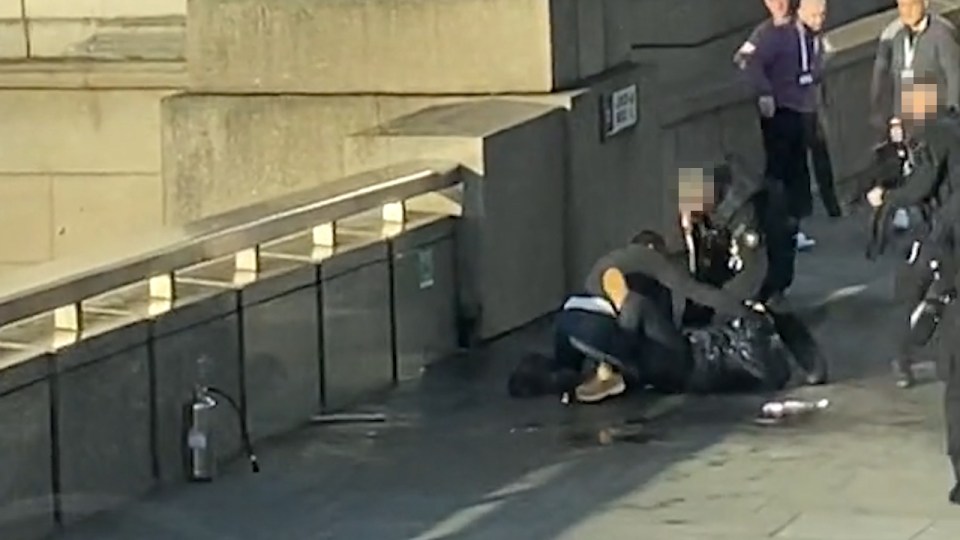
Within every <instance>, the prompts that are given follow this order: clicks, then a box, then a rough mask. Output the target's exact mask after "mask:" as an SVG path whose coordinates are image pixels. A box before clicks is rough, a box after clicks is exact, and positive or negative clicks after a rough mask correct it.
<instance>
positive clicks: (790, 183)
mask: <svg viewBox="0 0 960 540" xmlns="http://www.w3.org/2000/svg"><path fill="white" fill-rule="evenodd" d="M808 116H810V115H806V114H803V113H799V112H797V111H793V110H790V109H783V108H780V109H777V111H776V113H775V114H774V115H773V117H771V118H761V119H760V131H761V133H762V134H763V147H764V150H765V152H766V155H767V160H766V163H767V164H766V176H767V178H768V179H773V180H776V181H778V182H780V184H781V185H782V187H783V193H784V195H785V197H786V201H787V211H788V213H789V215H790V216H791V217H793V218H794V219H795V220H796V221H797V222H798V223H799V221H800V220H801V219H803V218H805V217H808V216H810V214H812V213H813V196H812V195H811V191H810V171H809V169H808V168H807V140H808V139H807V134H806V127H807V126H806V123H807V122H808V118H807V117H808ZM814 120H815V117H814Z"/></svg>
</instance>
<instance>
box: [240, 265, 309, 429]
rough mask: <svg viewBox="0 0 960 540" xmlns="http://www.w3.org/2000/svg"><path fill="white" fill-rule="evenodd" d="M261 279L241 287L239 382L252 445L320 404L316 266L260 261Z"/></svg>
mask: <svg viewBox="0 0 960 540" xmlns="http://www.w3.org/2000/svg"><path fill="white" fill-rule="evenodd" d="M264 265H265V268H264V275H265V279H262V280H260V281H257V282H254V283H252V284H250V285H248V286H246V287H243V288H241V289H240V302H241V304H240V309H241V312H242V313H243V322H242V328H241V335H242V336H243V342H242V344H243V380H244V398H245V404H246V410H247V419H248V421H249V422H250V436H251V437H252V438H253V440H254V441H257V440H260V439H263V438H266V437H272V436H274V435H279V434H281V433H287V432H289V431H292V430H293V429H295V428H297V427H300V426H301V425H303V424H304V423H305V422H306V420H307V419H308V418H310V415H312V414H315V413H316V412H317V410H318V409H319V407H320V404H321V403H322V398H321V395H320V365H321V362H322V357H321V354H322V353H321V348H320V346H321V342H320V340H321V334H322V330H321V328H322V326H321V322H320V321H321V316H322V315H321V312H320V292H319V275H318V272H317V268H316V266H315V265H313V264H310V263H309V262H303V261H291V260H288V259H283V258H280V259H271V258H266V259H264Z"/></svg>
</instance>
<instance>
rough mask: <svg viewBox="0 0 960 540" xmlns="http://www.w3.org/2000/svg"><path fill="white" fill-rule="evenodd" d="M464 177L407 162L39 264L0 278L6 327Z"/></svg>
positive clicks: (445, 166) (441, 166)
mask: <svg viewBox="0 0 960 540" xmlns="http://www.w3.org/2000/svg"><path fill="white" fill-rule="evenodd" d="M459 182H460V177H459V166H458V165H457V164H455V163H448V162H410V163H404V164H400V165H396V166H392V167H387V168H384V169H379V170H375V171H372V172H367V173H362V174H358V175H355V176H350V177H347V178H344V179H342V180H338V181H335V182H330V183H327V184H324V185H322V186H319V187H316V188H311V189H308V190H304V191H301V192H297V193H294V194H291V195H288V196H285V197H280V198H278V199H275V200H272V201H267V202H264V203H260V204H255V205H252V206H249V207H246V208H241V209H239V210H234V211H231V212H227V213H224V214H221V215H218V216H214V217H211V218H208V219H204V220H201V221H198V222H195V223H192V224H189V225H186V226H182V227H170V228H166V229H164V230H161V231H159V232H158V233H156V234H154V235H152V236H151V237H150V238H143V237H141V238H139V239H137V241H136V242H130V241H127V242H123V243H120V244H114V245H112V246H108V247H106V248H104V249H101V250H99V253H96V254H93V255H90V256H87V257H85V258H84V260H79V259H76V258H74V259H64V260H60V261H53V262H51V263H47V264H43V265H39V266H38V267H32V268H30V269H28V270H27V271H25V272H20V273H16V274H13V275H11V276H10V278H9V279H8V278H7V277H6V276H5V277H4V280H3V282H2V283H0V326H4V325H6V324H9V323H12V322H16V321H19V320H22V319H25V318H28V317H31V316H34V315H38V314H41V313H45V312H49V311H55V310H58V309H61V308H64V307H65V306H74V305H77V304H79V303H80V302H82V301H83V300H85V299H88V298H90V297H94V296H97V295H100V294H103V293H106V292H109V291H111V290H114V289H117V288H120V287H124V286H127V285H130V284H133V283H136V282H138V281H143V280H148V279H152V278H156V277H157V276H165V275H166V276H172V273H173V272H175V271H177V270H179V269H182V268H184V267H188V266H191V265H194V264H197V263H201V262H204V261H207V260H211V259H216V258H219V257H224V256H228V255H232V254H235V253H237V252H240V251H241V250H251V249H252V250H254V251H256V250H257V248H258V245H259V244H261V243H264V242H267V241H270V240H275V239H277V238H282V237H285V236H290V235H293V234H296V233H298V232H308V231H310V230H311V229H313V228H315V227H318V226H329V227H330V229H331V231H332V224H333V223H335V222H336V221H338V220H341V219H344V218H346V217H349V216H351V215H355V214H358V213H361V212H364V211H368V210H372V209H375V208H377V207H379V206H382V205H388V204H392V203H402V202H403V201H404V200H406V199H409V198H411V197H414V196H417V195H421V194H425V193H429V192H433V191H439V190H442V189H446V188H449V187H452V186H454V185H456V184H458V183H459ZM238 260H239V255H238Z"/></svg>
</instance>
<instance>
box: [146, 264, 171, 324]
mask: <svg viewBox="0 0 960 540" xmlns="http://www.w3.org/2000/svg"><path fill="white" fill-rule="evenodd" d="M147 287H148V289H149V298H148V301H149V304H148V306H147V313H149V314H150V315H151V316H153V315H159V314H161V313H165V312H167V311H170V309H171V308H173V302H174V301H175V300H176V281H175V280H174V279H173V273H169V274H161V275H159V276H154V277H152V278H150V281H149V282H148V285H147Z"/></svg>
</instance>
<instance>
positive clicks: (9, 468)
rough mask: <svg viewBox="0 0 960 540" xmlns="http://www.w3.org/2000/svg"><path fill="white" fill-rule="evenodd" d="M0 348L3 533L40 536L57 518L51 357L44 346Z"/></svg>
mask: <svg viewBox="0 0 960 540" xmlns="http://www.w3.org/2000/svg"><path fill="white" fill-rule="evenodd" d="M0 352H2V354H3V356H2V360H0V459H2V461H3V463H4V464H5V465H4V474H3V476H0V501H3V504H2V506H0V537H2V538H18V539H23V540H39V539H40V538H44V537H46V536H47V535H49V534H50V533H51V532H52V531H53V529H54V526H55V522H56V521H55V520H56V513H55V510H54V495H53V485H54V478H55V475H54V470H53V463H54V457H55V450H54V448H55V444H54V441H53V438H52V433H51V429H50V426H51V414H52V408H51V398H52V394H53V391H52V389H51V384H50V381H51V379H50V376H49V375H50V357H49V356H48V355H47V354H46V353H45V352H44V351H42V350H27V351H23V350H19V349H9V348H4V349H3V350H2V351H0Z"/></svg>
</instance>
